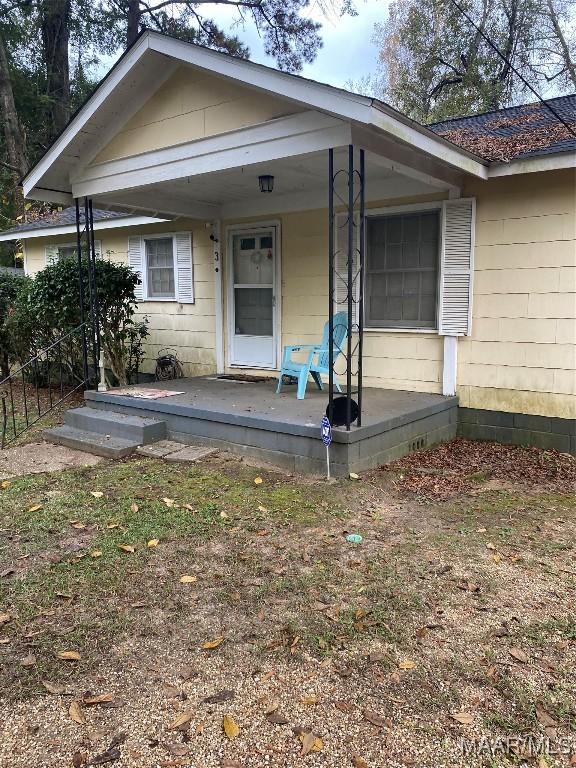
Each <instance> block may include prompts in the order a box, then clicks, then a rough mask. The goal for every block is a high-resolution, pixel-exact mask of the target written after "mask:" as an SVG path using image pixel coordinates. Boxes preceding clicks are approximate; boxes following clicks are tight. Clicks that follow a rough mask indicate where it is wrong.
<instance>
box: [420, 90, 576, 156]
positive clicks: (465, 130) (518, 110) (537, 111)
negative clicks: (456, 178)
mask: <svg viewBox="0 0 576 768" xmlns="http://www.w3.org/2000/svg"><path fill="white" fill-rule="evenodd" d="M548 102H549V103H550V105H551V106H553V107H554V109H555V110H556V112H557V113H558V114H559V115H560V116H561V117H562V118H563V119H564V120H565V121H566V123H568V125H571V126H572V127H573V129H574V130H575V131H576V94H574V93H573V94H570V95H568V96H559V97H557V98H555V99H548ZM429 127H430V128H431V129H432V130H433V131H434V132H435V133H437V134H438V135H439V136H443V137H444V138H445V139H448V140H449V141H452V142H453V143H454V144H458V145H459V146H461V147H463V148H464V149H468V150H469V151H472V152H476V153H477V154H479V155H481V156H482V157H483V158H485V159H486V160H489V161H491V162H500V163H506V162H510V161H511V160H523V159H526V158H531V157H537V156H540V155H551V154H555V153H559V152H574V151H576V135H574V134H573V133H571V131H570V130H569V129H568V128H567V127H566V126H565V125H563V124H562V123H561V122H560V121H559V120H557V118H556V117H554V115H553V114H552V112H551V111H550V110H549V109H547V108H546V107H545V105H544V104H542V103H541V102H533V103H530V104H521V105H519V106H517V107H507V108H506V109H499V110H495V111H493V112H484V113H482V114H479V115H470V116H469V117H454V118H451V119H449V120H443V121H442V122H438V123H433V124H431V125H430V126H429Z"/></svg>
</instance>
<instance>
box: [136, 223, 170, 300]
mask: <svg viewBox="0 0 576 768" xmlns="http://www.w3.org/2000/svg"><path fill="white" fill-rule="evenodd" d="M144 245H145V253H146V278H147V280H146V282H147V286H148V298H150V299H175V298H176V287H175V281H174V240H173V239H172V237H153V238H149V239H145V240H144Z"/></svg>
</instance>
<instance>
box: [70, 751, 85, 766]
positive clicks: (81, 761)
mask: <svg viewBox="0 0 576 768" xmlns="http://www.w3.org/2000/svg"><path fill="white" fill-rule="evenodd" d="M87 762H88V755H87V753H86V752H74V754H73V755H72V765H73V768H82V766H83V765H86V763H87Z"/></svg>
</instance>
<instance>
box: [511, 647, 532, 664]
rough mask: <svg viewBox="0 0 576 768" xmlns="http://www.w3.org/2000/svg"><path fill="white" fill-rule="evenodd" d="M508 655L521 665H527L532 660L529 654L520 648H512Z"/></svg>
mask: <svg viewBox="0 0 576 768" xmlns="http://www.w3.org/2000/svg"><path fill="white" fill-rule="evenodd" d="M508 653H509V654H510V656H512V658H513V659H516V661H519V662H520V663H521V664H527V663H528V661H529V660H530V659H529V657H528V654H526V653H524V651H523V650H521V649H520V648H510V650H509V651H508Z"/></svg>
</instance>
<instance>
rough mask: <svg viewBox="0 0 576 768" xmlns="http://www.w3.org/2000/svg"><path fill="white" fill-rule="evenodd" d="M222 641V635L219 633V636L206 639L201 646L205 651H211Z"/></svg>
mask: <svg viewBox="0 0 576 768" xmlns="http://www.w3.org/2000/svg"><path fill="white" fill-rule="evenodd" d="M223 642H224V636H223V635H221V636H220V637H215V638H214V640H207V641H206V642H205V643H202V648H203V649H204V650H205V651H212V650H214V648H218V646H219V645H222V643H223Z"/></svg>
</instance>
